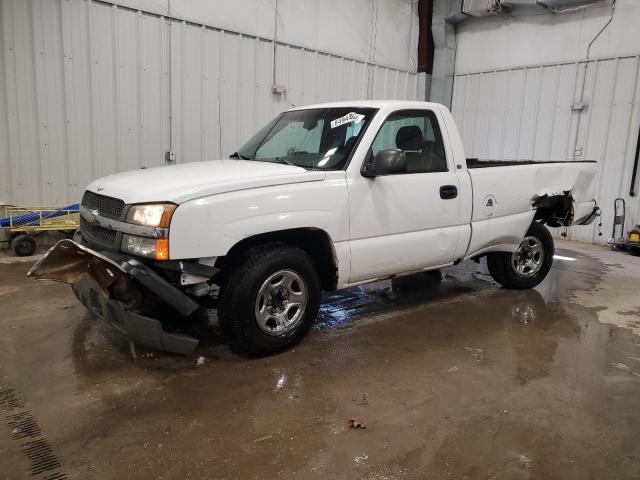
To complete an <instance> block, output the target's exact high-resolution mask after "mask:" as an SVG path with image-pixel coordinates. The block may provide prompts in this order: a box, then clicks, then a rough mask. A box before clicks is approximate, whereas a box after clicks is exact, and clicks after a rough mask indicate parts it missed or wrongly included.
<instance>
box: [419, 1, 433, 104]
mask: <svg viewBox="0 0 640 480" xmlns="http://www.w3.org/2000/svg"><path fill="white" fill-rule="evenodd" d="M432 17H433V0H418V25H419V29H418V73H425V85H424V98H425V100H427V99H429V96H430V93H431V75H432V74H433V32H432V31H431V22H432Z"/></svg>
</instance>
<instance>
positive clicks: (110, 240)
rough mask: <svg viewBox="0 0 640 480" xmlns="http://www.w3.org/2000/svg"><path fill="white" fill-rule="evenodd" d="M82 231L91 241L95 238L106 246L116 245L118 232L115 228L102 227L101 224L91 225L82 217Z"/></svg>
mask: <svg viewBox="0 0 640 480" xmlns="http://www.w3.org/2000/svg"><path fill="white" fill-rule="evenodd" d="M80 231H81V232H82V235H83V236H84V237H85V238H86V239H87V240H89V241H91V240H95V241H96V242H98V243H101V244H103V245H104V246H115V245H116V236H117V234H118V232H116V231H115V230H109V229H108V228H104V227H101V226H100V225H91V224H89V223H87V221H86V220H85V219H84V218H83V217H80Z"/></svg>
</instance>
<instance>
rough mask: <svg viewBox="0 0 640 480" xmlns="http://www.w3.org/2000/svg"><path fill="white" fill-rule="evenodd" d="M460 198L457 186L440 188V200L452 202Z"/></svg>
mask: <svg viewBox="0 0 640 480" xmlns="http://www.w3.org/2000/svg"><path fill="white" fill-rule="evenodd" d="M457 196H458V187H456V186H455V185H443V186H441V187H440V198H442V199H443V200H451V199H452V198H456V197H457Z"/></svg>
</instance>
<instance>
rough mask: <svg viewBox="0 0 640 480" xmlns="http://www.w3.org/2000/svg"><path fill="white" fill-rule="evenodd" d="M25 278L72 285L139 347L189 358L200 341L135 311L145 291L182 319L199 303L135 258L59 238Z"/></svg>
mask: <svg viewBox="0 0 640 480" xmlns="http://www.w3.org/2000/svg"><path fill="white" fill-rule="evenodd" d="M27 275H28V276H29V277H33V278H36V279H44V280H54V281H58V282H64V283H70V284H71V285H72V288H73V292H74V294H75V296H76V297H77V298H78V300H80V301H81V302H82V304H83V305H84V306H85V307H87V308H88V309H89V311H91V312H92V313H93V314H94V315H96V316H97V317H99V318H101V319H103V320H105V321H107V322H108V323H110V324H111V325H113V326H114V327H116V328H117V329H118V330H120V331H121V332H123V333H125V334H126V335H127V336H128V337H129V338H131V340H133V341H134V342H137V343H139V344H141V345H145V346H148V347H152V348H155V349H158V350H163V351H166V352H171V353H177V354H180V355H190V354H191V353H193V351H194V349H195V348H196V346H197V345H198V340H197V339H195V338H193V337H190V336H188V335H184V334H181V333H176V332H168V331H165V330H164V329H163V328H162V322H161V321H160V320H157V319H154V318H150V317H147V316H144V315H140V314H139V313H137V310H139V307H140V305H141V299H142V293H141V292H142V291H143V290H144V289H145V288H146V289H148V290H150V291H152V292H154V293H155V294H156V295H157V296H159V297H160V298H162V299H163V300H164V301H165V302H166V303H167V304H169V305H170V306H171V307H173V308H174V310H175V311H176V312H177V314H179V315H180V316H182V317H188V316H189V315H191V314H192V313H193V312H194V311H195V310H196V309H197V308H198V303H197V302H195V301H194V300H193V299H192V298H191V297H189V296H187V295H185V294H184V293H183V292H181V291H180V290H178V289H177V288H176V287H174V286H173V285H171V284H170V283H168V282H167V281H166V280H164V279H163V278H162V277H161V276H159V275H158V274H157V273H156V272H154V271H153V270H152V269H151V268H149V267H147V266H146V265H145V264H143V263H142V262H140V261H139V260H137V259H136V258H134V257H131V256H128V255H122V254H116V253H110V252H96V251H95V250H92V249H90V248H88V247H86V246H84V245H81V244H79V243H76V242H74V241H72V240H67V239H65V240H60V241H59V242H58V243H57V244H56V245H55V246H54V247H52V248H51V249H50V250H49V251H48V252H47V254H46V255H45V256H44V257H42V258H41V259H40V260H39V261H38V262H37V263H36V264H35V265H34V266H33V267H31V269H30V270H29V272H28V273H27Z"/></svg>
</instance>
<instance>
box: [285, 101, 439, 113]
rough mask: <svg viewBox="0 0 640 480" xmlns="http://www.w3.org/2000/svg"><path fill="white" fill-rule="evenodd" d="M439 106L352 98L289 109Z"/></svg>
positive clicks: (427, 103)
mask: <svg viewBox="0 0 640 480" xmlns="http://www.w3.org/2000/svg"><path fill="white" fill-rule="evenodd" d="M436 105H437V106H439V105H440V104H438V103H433V102H420V101H417V100H351V101H343V102H329V103H318V104H315V105H301V106H294V107H292V108H290V109H289V110H288V111H292V110H306V109H310V108H345V107H347V108H348V107H356V108H357V107H360V108H383V107H398V108H412V107H413V108H424V107H435V106H436Z"/></svg>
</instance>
